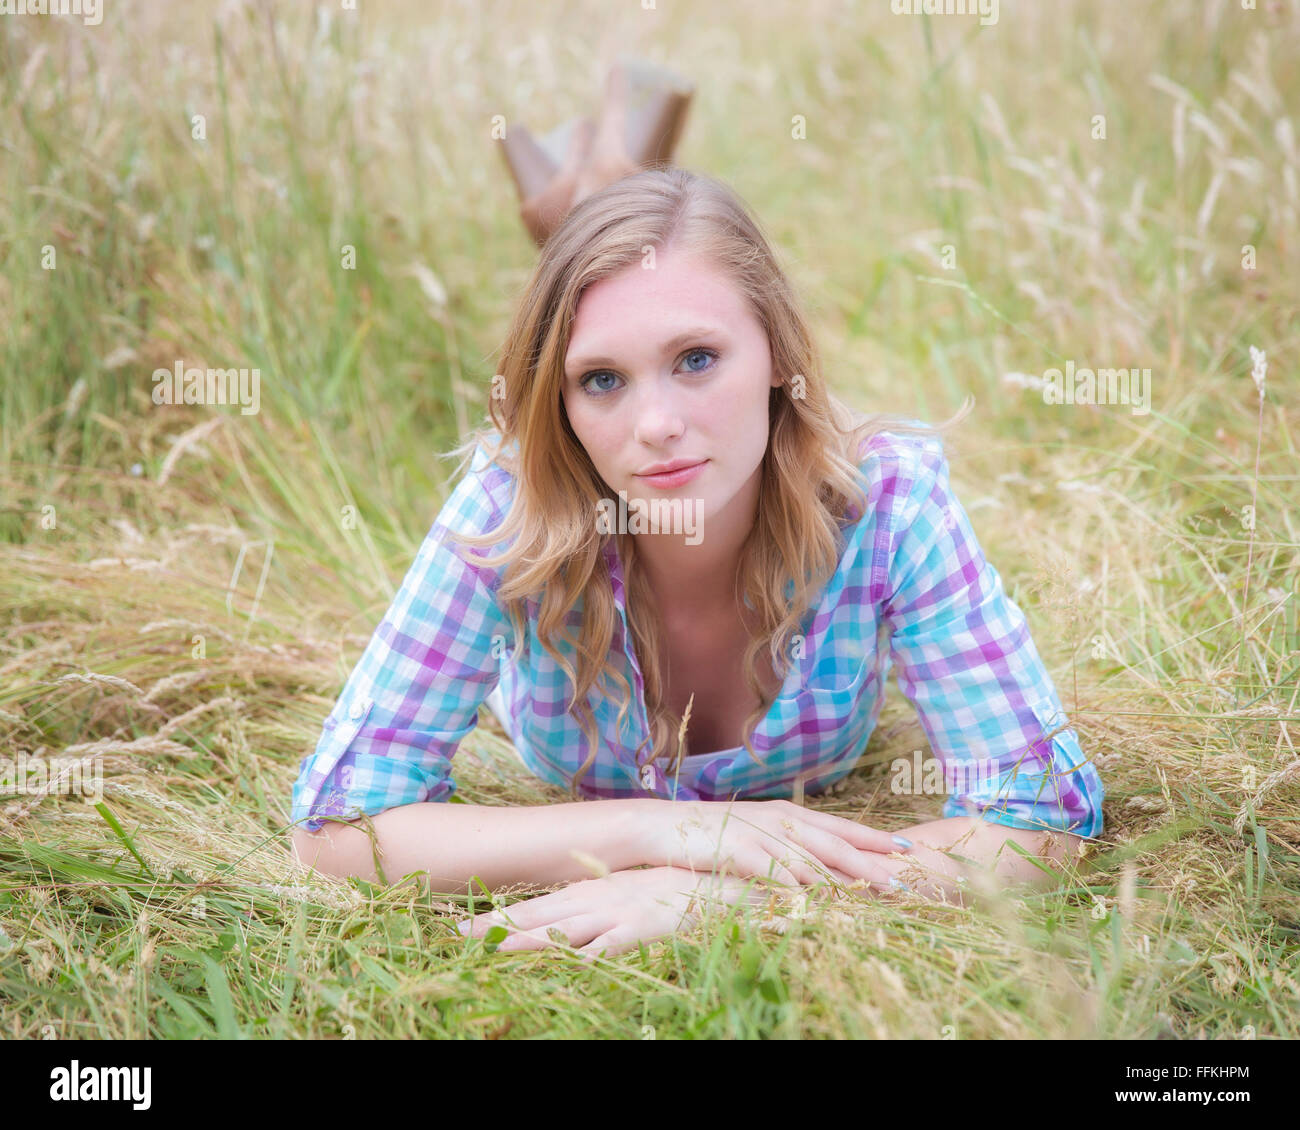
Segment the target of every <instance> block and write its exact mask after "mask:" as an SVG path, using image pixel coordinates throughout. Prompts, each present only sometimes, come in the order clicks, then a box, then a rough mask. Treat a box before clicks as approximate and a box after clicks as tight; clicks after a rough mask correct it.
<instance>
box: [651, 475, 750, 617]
mask: <svg viewBox="0 0 1300 1130" xmlns="http://www.w3.org/2000/svg"><path fill="white" fill-rule="evenodd" d="M758 486H759V478H758V474H757V473H756V474H755V475H754V478H753V479H752V480H751V481H750V482H749V483H748V484H747V485H746V486H745V487H744V488H743V489H742V490H741V492H740V494H738V495H737V496H736V497H735V498H733V499H732V500H731V502H730V503H729V504H728V506H727V507H726V509H725V510H724V511H723V512H722V513H720V514H718V515H716V516H715V517H713V518H712V519H710V521H709V523H708V526H707V529H705V530H704V531H703V534H704V536H703V537H702V538H701V539H700V540H699V544H698V545H690V544H688V543H687V540H686V537H687V535H684V534H637V535H636V552H637V561H638V562H639V564H640V566H641V568H643V569H644V570H645V574H646V579H647V580H648V582H649V584H650V588H651V590H652V591H653V592H654V593H655V594H656V596H657V597H658V598H659V607H660V608H661V609H662V610H663V612H664V613H665V614H666V613H668V612H670V611H671V613H672V618H673V619H680V618H683V617H691V618H695V617H699V618H706V617H710V618H711V617H716V616H717V615H719V614H724V613H725V614H727V615H730V614H731V613H732V612H733V611H737V610H738V609H739V602H738V600H737V594H736V570H737V569H738V567H739V565H740V553H741V549H742V548H743V546H744V544H745V539H746V538H747V537H748V536H749V534H750V531H751V530H752V529H753V527H754V522H755V519H756V517H757V515H758Z"/></svg>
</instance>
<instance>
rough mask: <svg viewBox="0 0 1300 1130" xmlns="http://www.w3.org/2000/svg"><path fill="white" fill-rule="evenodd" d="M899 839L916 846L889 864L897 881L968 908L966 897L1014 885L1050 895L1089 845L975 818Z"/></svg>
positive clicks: (919, 827)
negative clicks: (1066, 867) (1065, 870)
mask: <svg viewBox="0 0 1300 1130" xmlns="http://www.w3.org/2000/svg"><path fill="white" fill-rule="evenodd" d="M900 834H901V835H903V836H906V837H907V838H908V839H909V840H911V841H912V845H913V846H912V850H911V851H910V852H908V854H907V855H906V856H900V857H894V858H891V859H890V860H889V863H888V866H889V868H890V870H891V871H892V872H893V874H894V877H895V878H897V879H898V880H900V881H901V882H903V883H905V884H907V886H908V887H909V888H910V889H911V890H912V891H913V892H914V893H916V894H918V895H921V896H923V897H925V898H932V899H937V900H946V901H948V902H955V903H957V904H958V905H959V906H964V905H966V900H965V898H963V896H964V895H965V896H969V895H970V894H972V893H978V892H979V891H981V890H987V889H989V888H997V887H1004V886H1007V885H1009V884H1012V883H1024V884H1028V885H1029V886H1030V887H1032V888H1034V889H1036V890H1050V889H1051V888H1052V887H1054V886H1056V885H1057V884H1058V883H1059V882H1060V879H1061V867H1062V865H1064V864H1065V863H1067V862H1077V861H1078V860H1080V859H1081V858H1082V857H1083V852H1084V850H1085V844H1086V841H1085V840H1083V839H1082V838H1081V837H1079V836H1075V835H1071V834H1070V833H1067V832H1056V831H1042V832H1039V831H1033V830H1030V829H1027V828H1011V827H1008V826H1007V825H1005V824H995V823H991V822H990V821H987V820H981V819H979V818H978V817H973V816H953V817H949V818H948V819H946V820H931V821H927V822H926V823H923V824H913V825H911V826H910V827H906V828H902V829H900ZM1012 844H1016V845H1018V846H1019V847H1021V848H1023V849H1024V850H1025V851H1027V852H1028V853H1029V854H1030V855H1031V856H1033V857H1034V859H1033V860H1031V859H1027V858H1025V856H1023V855H1021V854H1020V852H1018V851H1017V850H1016V848H1015V847H1013V846H1011V845H1012ZM1045 868H1048V869H1050V870H1044V869H1045Z"/></svg>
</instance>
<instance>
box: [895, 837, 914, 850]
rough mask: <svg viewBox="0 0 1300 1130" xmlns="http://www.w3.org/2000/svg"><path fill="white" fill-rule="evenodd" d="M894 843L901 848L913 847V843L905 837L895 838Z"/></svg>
mask: <svg viewBox="0 0 1300 1130" xmlns="http://www.w3.org/2000/svg"><path fill="white" fill-rule="evenodd" d="M894 843H896V844H897V845H898V846H899V847H901V848H910V847H911V846H912V841H911V840H909V839H907V838H906V837H905V836H895V837H894Z"/></svg>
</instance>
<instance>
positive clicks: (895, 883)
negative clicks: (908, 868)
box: [889, 877, 912, 895]
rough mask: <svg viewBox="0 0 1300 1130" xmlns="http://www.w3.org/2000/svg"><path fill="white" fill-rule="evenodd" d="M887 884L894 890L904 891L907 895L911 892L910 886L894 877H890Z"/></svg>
mask: <svg viewBox="0 0 1300 1130" xmlns="http://www.w3.org/2000/svg"><path fill="white" fill-rule="evenodd" d="M889 885H890V886H891V887H893V888H894V890H896V891H906V892H907V893H908V894H909V895H910V894H911V893H912V888H911V887H909V886H908V885H907V884H906V883H904V882H902V881H901V880H899V879H894V878H892V877H891V878H890V880H889Z"/></svg>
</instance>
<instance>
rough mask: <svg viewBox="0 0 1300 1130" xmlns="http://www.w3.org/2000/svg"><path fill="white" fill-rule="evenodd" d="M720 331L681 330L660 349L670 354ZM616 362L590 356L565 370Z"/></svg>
mask: <svg viewBox="0 0 1300 1130" xmlns="http://www.w3.org/2000/svg"><path fill="white" fill-rule="evenodd" d="M721 332H722V331H721V330H719V329H718V328H717V327H715V326H697V327H694V328H692V329H689V330H683V331H682V332H681V333H679V334H677V335H676V336H675V337H673V338H671V339H670V340H669V341H666V342H664V343H663V345H662V346H661V347H660V348H661V349H662V351H663V352H664V353H671V352H673V350H675V349H677V348H679V347H680V346H683V345H685V344H686V343H687V342H688V341H694V340H696V339H698V338H702V337H717V336H718V335H719V334H720V333H721ZM617 364H618V362H617V361H616V360H614V358H612V357H605V356H603V355H602V356H591V357H575V358H574V359H573V360H571V361H569V362H567V363H566V365H565V368H566V369H571V370H575V371H576V370H580V369H586V368H588V367H589V366H592V365H617Z"/></svg>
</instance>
